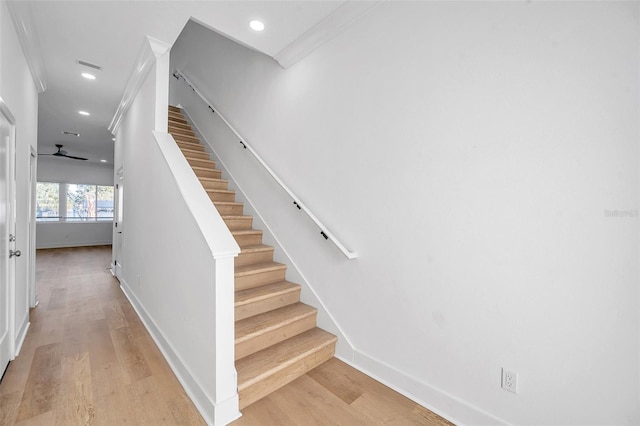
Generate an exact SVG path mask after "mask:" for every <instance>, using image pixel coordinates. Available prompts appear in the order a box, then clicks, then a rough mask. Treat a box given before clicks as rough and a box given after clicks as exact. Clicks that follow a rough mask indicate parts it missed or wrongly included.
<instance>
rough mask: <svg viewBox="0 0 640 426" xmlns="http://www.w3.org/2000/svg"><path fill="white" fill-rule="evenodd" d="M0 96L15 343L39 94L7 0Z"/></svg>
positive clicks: (25, 320) (24, 322)
mask: <svg viewBox="0 0 640 426" xmlns="http://www.w3.org/2000/svg"><path fill="white" fill-rule="evenodd" d="M0 3H1V4H0V96H1V97H2V99H4V101H5V102H6V103H7V105H8V107H9V109H10V110H11V113H12V114H13V116H14V117H15V119H16V249H17V250H21V251H22V253H23V255H22V256H21V257H20V258H18V259H16V262H15V265H16V318H15V326H16V327H15V336H16V339H17V340H19V342H18V346H19V344H20V342H21V341H22V339H23V338H24V335H25V333H26V330H27V326H28V324H29V300H28V299H29V288H28V283H27V277H28V265H29V260H30V259H29V257H30V255H31V253H30V252H29V250H27V247H28V241H29V240H28V237H29V217H30V215H29V198H28V196H27V194H28V193H29V159H30V155H31V149H32V148H35V147H36V145H37V130H38V93H37V90H36V88H35V85H34V81H33V78H32V77H31V72H30V71H29V67H28V65H27V61H26V59H25V56H24V54H23V52H22V48H21V46H20V41H19V40H18V36H17V34H16V30H15V28H14V26H13V22H12V20H11V16H10V13H9V9H8V8H7V4H6V2H0Z"/></svg>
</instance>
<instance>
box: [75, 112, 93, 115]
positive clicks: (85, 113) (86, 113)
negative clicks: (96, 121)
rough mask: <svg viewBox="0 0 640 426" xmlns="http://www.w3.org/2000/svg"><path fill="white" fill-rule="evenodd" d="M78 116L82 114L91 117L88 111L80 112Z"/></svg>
mask: <svg viewBox="0 0 640 426" xmlns="http://www.w3.org/2000/svg"><path fill="white" fill-rule="evenodd" d="M78 114H80V115H91V114H89V113H88V112H87V111H78Z"/></svg>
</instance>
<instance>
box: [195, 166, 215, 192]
mask: <svg viewBox="0 0 640 426" xmlns="http://www.w3.org/2000/svg"><path fill="white" fill-rule="evenodd" d="M191 168H192V169H193V170H217V169H216V168H215V167H214V168H212V167H202V166H191ZM212 191H213V190H212Z"/></svg>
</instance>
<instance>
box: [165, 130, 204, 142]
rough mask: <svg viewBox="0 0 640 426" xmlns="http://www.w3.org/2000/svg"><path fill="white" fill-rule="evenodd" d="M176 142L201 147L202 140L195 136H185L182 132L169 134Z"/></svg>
mask: <svg viewBox="0 0 640 426" xmlns="http://www.w3.org/2000/svg"><path fill="white" fill-rule="evenodd" d="M169 133H171V135H172V136H173V138H174V139H175V140H176V142H187V143H193V144H198V145H200V139H198V138H197V137H195V136H190V135H185V134H183V133H180V132H169Z"/></svg>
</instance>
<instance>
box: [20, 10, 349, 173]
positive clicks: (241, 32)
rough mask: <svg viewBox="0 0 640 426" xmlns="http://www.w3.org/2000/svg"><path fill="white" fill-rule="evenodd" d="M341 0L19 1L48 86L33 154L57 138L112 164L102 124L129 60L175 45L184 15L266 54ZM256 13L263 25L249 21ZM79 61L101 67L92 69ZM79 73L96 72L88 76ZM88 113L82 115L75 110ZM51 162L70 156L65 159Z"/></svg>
mask: <svg viewBox="0 0 640 426" xmlns="http://www.w3.org/2000/svg"><path fill="white" fill-rule="evenodd" d="M343 3H345V2H344V1H238V0H236V1H113V0H109V1H94V0H81V1H78V0H74V1H20V2H16V4H15V5H14V7H13V9H14V14H16V15H17V16H19V17H20V19H21V20H23V21H25V22H30V23H31V25H30V27H31V28H32V34H31V37H32V38H33V39H34V40H35V41H36V44H39V49H37V50H39V52H36V53H37V54H38V55H39V56H41V58H39V59H40V60H41V62H42V64H43V66H44V70H45V73H44V80H45V83H46V86H47V89H46V90H45V91H44V92H43V93H41V94H40V97H39V117H38V153H40V154H51V153H53V152H55V151H56V148H55V144H63V145H64V149H65V150H66V151H67V152H68V154H69V155H73V156H79V157H86V158H88V159H89V160H88V161H87V162H91V163H96V164H101V161H100V160H106V164H107V165H113V141H112V137H113V135H112V134H111V133H110V132H109V131H108V130H107V126H108V125H109V123H110V121H111V119H112V118H113V116H114V114H115V112H116V110H117V108H118V105H119V103H120V100H121V98H122V95H123V92H124V89H125V85H126V83H127V81H128V79H129V77H130V76H131V74H132V72H133V67H134V62H135V61H136V59H137V56H138V54H139V52H140V49H141V47H142V46H143V42H144V37H145V36H147V35H148V36H151V37H153V38H156V39H158V40H161V41H164V42H166V43H168V44H173V42H174V41H175V40H176V39H177V37H178V36H179V34H180V32H181V31H182V29H183V27H184V26H185V25H186V23H187V21H188V20H189V19H190V18H192V17H193V18H195V19H196V20H197V21H199V22H200V23H203V24H205V25H207V26H209V27H210V28H213V29H215V30H216V31H218V32H220V33H222V34H225V35H227V36H228V37H230V38H232V39H234V40H236V41H238V42H240V43H242V44H244V45H246V46H248V47H251V48H253V49H256V50H258V51H261V52H263V53H265V54H267V55H269V56H275V55H276V54H278V52H280V51H282V50H283V49H284V48H285V47H287V46H289V45H290V44H291V43H292V42H293V41H294V40H296V39H298V38H299V37H300V36H301V35H302V34H304V33H305V32H306V31H307V30H309V29H310V28H312V27H314V26H315V25H317V24H318V23H319V22H321V21H322V20H323V19H324V18H326V17H327V16H328V15H330V14H331V13H332V12H334V11H335V10H336V9H337V8H339V7H340V6H341V5H342V4H343ZM252 19H260V20H262V21H263V22H264V23H265V24H266V29H265V31H263V32H261V33H257V32H254V31H253V30H251V29H250V28H249V27H248V23H249V21H251V20H252ZM78 60H82V61H86V62H89V63H92V64H96V65H99V66H101V67H102V70H100V71H97V70H93V69H91V68H89V67H86V66H83V65H79V64H78V63H77V61H78ZM82 72H90V73H92V74H94V75H95V76H96V79H95V80H93V81H90V80H86V79H84V78H82V77H81V73H82ZM80 110H83V111H87V112H89V113H90V114H91V115H89V116H81V115H79V114H78V111H80ZM64 131H69V132H77V133H79V134H80V136H79V137H76V136H68V135H64V134H63V132H64ZM55 159H56V161H60V162H69V161H75V160H69V159H65V158H55Z"/></svg>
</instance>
